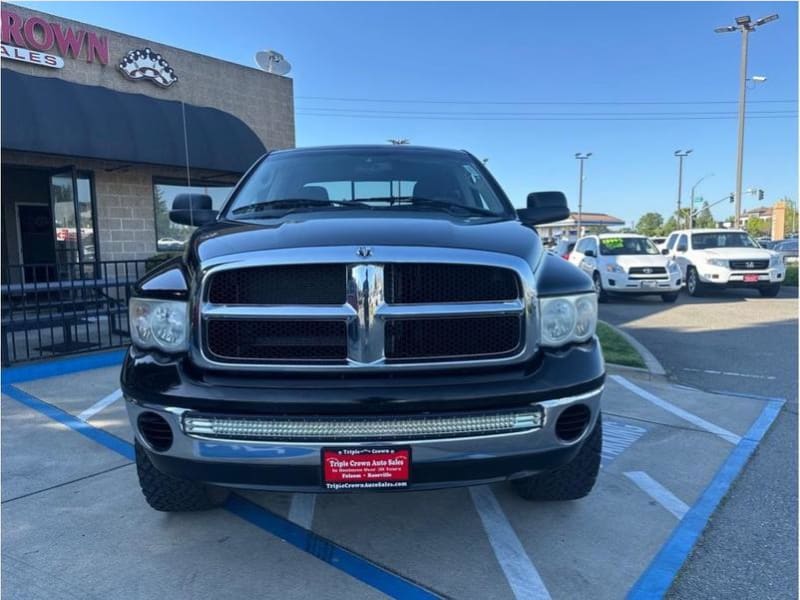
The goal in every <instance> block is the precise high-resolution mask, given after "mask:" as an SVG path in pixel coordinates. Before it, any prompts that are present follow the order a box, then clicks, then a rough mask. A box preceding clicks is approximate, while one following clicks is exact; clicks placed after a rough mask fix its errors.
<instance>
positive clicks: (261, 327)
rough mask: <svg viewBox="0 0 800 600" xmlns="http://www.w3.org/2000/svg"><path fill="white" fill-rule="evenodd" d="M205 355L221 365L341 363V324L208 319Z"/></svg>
mask: <svg viewBox="0 0 800 600" xmlns="http://www.w3.org/2000/svg"><path fill="white" fill-rule="evenodd" d="M205 337H206V346H207V347H208V351H209V352H210V353H211V354H212V355H213V356H214V357H215V358H216V359H218V360H222V361H234V362H238V361H248V360H251V361H259V360H270V361H281V360H301V361H302V360H331V361H333V360H344V359H345V358H347V332H346V324H345V323H344V321H289V320H272V321H261V320H258V321H255V320H238V319H237V320H222V319H210V320H209V321H208V322H207V324H206V336H205Z"/></svg>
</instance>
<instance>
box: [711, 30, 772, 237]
mask: <svg viewBox="0 0 800 600" xmlns="http://www.w3.org/2000/svg"><path fill="white" fill-rule="evenodd" d="M777 18H778V15H769V16H766V17H762V18H761V19H758V20H757V21H751V20H750V17H749V16H747V15H745V16H742V17H736V24H735V25H727V26H725V27H717V28H716V29H715V30H714V31H715V32H716V33H732V32H734V31H741V32H742V57H741V65H740V71H739V142H738V150H737V153H736V190H735V192H734V193H735V194H736V195H735V197H734V198H735V202H736V204H735V205H734V211H733V212H734V215H735V218H736V223H738V222H739V213H741V211H742V165H743V162H744V107H745V102H746V100H747V40H748V36H749V35H750V32H751V31H755V30H756V29H757V28H758V27H761V26H762V25H765V24H767V23H769V22H770V21H775V20H776V19H777ZM765 79H766V78H765ZM753 81H756V78H755V77H754V78H753Z"/></svg>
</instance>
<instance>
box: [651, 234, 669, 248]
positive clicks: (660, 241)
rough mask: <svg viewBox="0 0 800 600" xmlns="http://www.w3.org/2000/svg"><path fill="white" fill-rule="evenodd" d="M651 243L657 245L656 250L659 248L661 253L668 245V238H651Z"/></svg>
mask: <svg viewBox="0 0 800 600" xmlns="http://www.w3.org/2000/svg"><path fill="white" fill-rule="evenodd" d="M650 241H651V242H653V243H654V244H655V245H656V248H658V249H659V251H660V250H661V248H663V247H664V244H665V243H666V241H667V238H666V237H661V236H655V237H651V238H650Z"/></svg>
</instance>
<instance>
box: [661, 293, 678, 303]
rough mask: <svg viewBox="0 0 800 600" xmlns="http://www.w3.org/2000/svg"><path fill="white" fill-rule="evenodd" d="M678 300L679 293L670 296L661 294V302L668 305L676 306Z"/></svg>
mask: <svg viewBox="0 0 800 600" xmlns="http://www.w3.org/2000/svg"><path fill="white" fill-rule="evenodd" d="M677 299H678V292H671V293H669V294H661V301H662V302H666V303H667V304H675V301H676V300H677Z"/></svg>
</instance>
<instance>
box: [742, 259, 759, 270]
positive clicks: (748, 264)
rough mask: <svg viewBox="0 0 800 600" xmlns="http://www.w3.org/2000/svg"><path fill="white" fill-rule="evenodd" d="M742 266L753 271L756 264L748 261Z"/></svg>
mask: <svg viewBox="0 0 800 600" xmlns="http://www.w3.org/2000/svg"><path fill="white" fill-rule="evenodd" d="M744 266H745V267H747V268H748V269H754V268H755V266H756V263H754V262H753V261H752V260H748V261H747V262H746V263H744Z"/></svg>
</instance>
